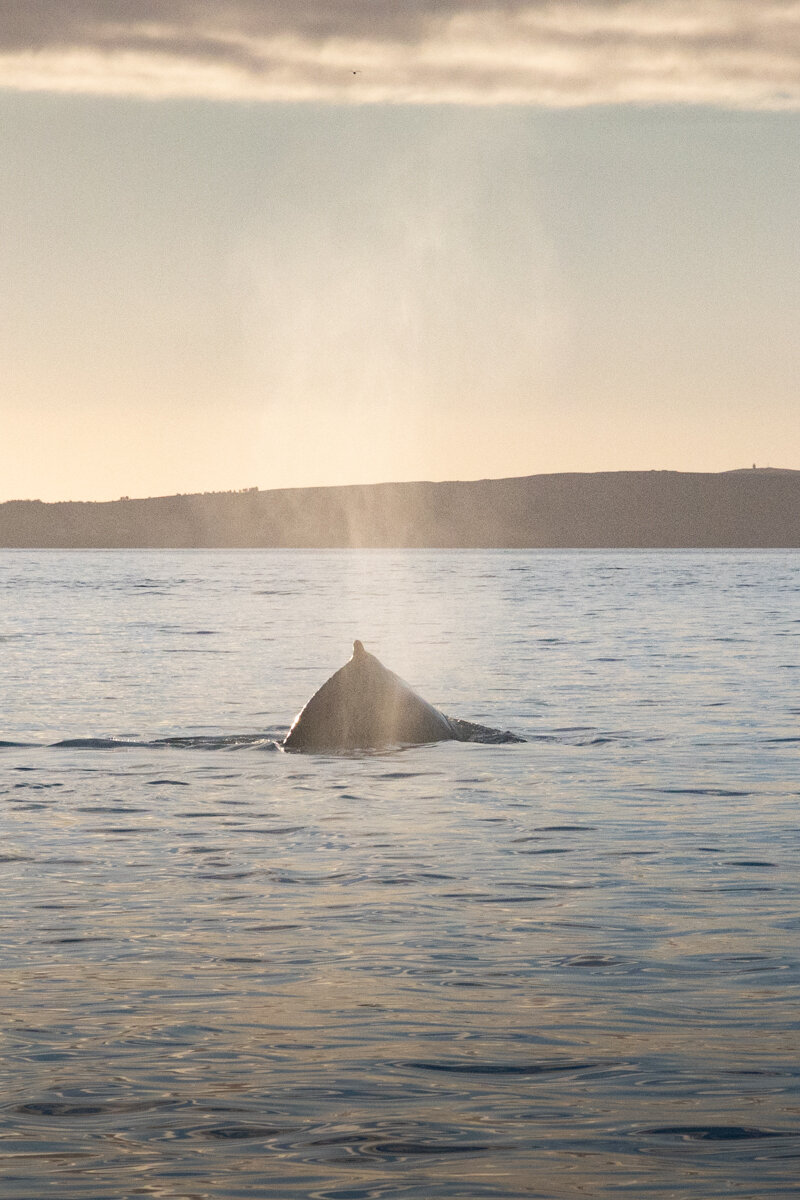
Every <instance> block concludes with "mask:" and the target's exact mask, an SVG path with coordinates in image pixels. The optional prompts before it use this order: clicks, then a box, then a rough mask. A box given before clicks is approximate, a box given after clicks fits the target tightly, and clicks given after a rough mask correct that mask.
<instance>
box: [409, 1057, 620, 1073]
mask: <svg viewBox="0 0 800 1200" xmlns="http://www.w3.org/2000/svg"><path fill="white" fill-rule="evenodd" d="M397 1065H398V1066H403V1067H411V1068H413V1069H414V1070H415V1071H443V1072H447V1073H449V1074H453V1075H509V1076H510V1075H550V1074H552V1073H553V1072H555V1071H590V1070H592V1069H593V1068H595V1067H598V1066H601V1065H602V1064H600V1063H597V1062H584V1061H572V1060H563V1061H559V1060H550V1061H547V1062H535V1063H498V1062H441V1061H435V1060H431V1061H426V1060H421V1061H417V1062H414V1061H412V1062H407V1063H398V1064H397Z"/></svg>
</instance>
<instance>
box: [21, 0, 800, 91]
mask: <svg viewBox="0 0 800 1200" xmlns="http://www.w3.org/2000/svg"><path fill="white" fill-rule="evenodd" d="M4 9H5V11H3V12H2V13H0V86H3V87H6V88H15V89H19V90H44V91H63V92H83V93H100V94H119V95H133V96H142V97H149V98H154V99H157V98H165V97H170V96H188V97H206V98H212V99H220V100H250V101H298V100H315V101H330V102H353V103H420V104H426V103H440V102H441V103H464V104H499V103H506V104H538V105H546V106H550V107H570V106H576V105H587V104H620V103H640V104H674V103H693V104H715V105H721V106H726V107H731V108H767V109H797V108H800V0H528V2H527V3H525V2H522V0H495V2H494V3H492V0H484V2H481V0H403V2H402V3H399V2H398V0H327V2H322V0H303V2H302V3H300V2H299V0H69V2H65V0H26V3H24V4H19V5H5V6H4Z"/></svg>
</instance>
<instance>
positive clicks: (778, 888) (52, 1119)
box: [0, 551, 800, 1200]
mask: <svg viewBox="0 0 800 1200" xmlns="http://www.w3.org/2000/svg"><path fill="white" fill-rule="evenodd" d="M356 637H357V638H361V639H362V641H364V643H365V644H366V647H367V649H368V650H371V651H372V652H373V653H375V654H376V655H377V656H378V657H379V658H380V659H381V660H382V661H383V662H384V663H385V664H386V665H387V666H389V667H390V668H392V669H393V670H395V671H396V672H397V673H398V674H400V675H402V676H403V677H404V678H405V679H406V680H407V681H408V682H409V683H411V684H412V686H414V687H415V688H416V689H417V690H418V691H419V692H420V693H421V694H422V695H423V696H424V697H425V698H426V699H428V700H430V701H431V702H432V703H434V704H436V705H437V706H439V707H440V708H442V709H443V710H444V711H445V712H447V713H450V714H451V715H453V716H457V717H462V718H466V719H468V720H472V721H477V722H481V723H484V724H488V725H494V726H502V727H504V728H509V729H512V730H515V731H516V732H518V733H520V734H523V735H524V736H525V737H526V738H527V739H528V741H527V743H526V744H524V745H501V746H487V745H473V744H468V745H462V744H454V743H444V744H440V745H434V746H425V747H421V748H413V749H406V750H402V751H395V752H391V753H382V754H372V755H360V756H356V757H338V758H337V757H322V756H320V757H315V756H298V755H290V754H284V753H283V752H281V751H280V750H278V749H277V747H276V743H275V739H278V738H280V737H281V736H282V735H283V733H285V731H286V729H287V727H288V725H289V723H290V721H291V719H292V717H293V716H294V714H295V712H296V711H297V710H298V709H299V708H300V707H301V705H302V704H303V703H304V702H305V700H306V699H308V697H309V696H310V695H311V693H312V692H313V691H314V690H315V689H316V688H317V687H318V686H319V685H320V684H321V683H322V682H323V681H324V680H325V679H326V678H327V676H328V675H329V674H330V673H331V672H332V671H333V670H335V669H336V668H337V667H339V666H341V665H342V664H343V663H344V661H345V660H346V659H347V658H348V657H349V655H350V650H351V645H352V641H353V639H354V638H356ZM0 664H1V665H0V687H1V690H0V695H1V696H2V716H3V721H2V729H1V730H0V738H2V739H3V742H2V744H1V745H0V814H1V816H2V841H0V1037H2V1066H0V1070H1V1071H2V1089H1V1090H0V1179H2V1182H1V1183H0V1194H2V1196H3V1197H5V1198H11V1200H31V1198H36V1200H39V1198H40V1197H45V1196H53V1197H58V1198H59V1200H72V1198H78V1197H80V1198H84V1197H85V1198H91V1200H99V1198H101V1197H102V1198H108V1200H112V1198H113V1200H117V1198H119V1197H134V1196H137V1197H138V1196H143V1197H159V1198H167V1197H170V1198H172V1197H180V1198H191V1200H206V1198H208V1200H211V1198H214V1200H218V1198H219V1200H221V1198H223V1197H225V1198H234V1197H236V1198H238V1197H267V1196H268V1197H280V1198H286V1200H292V1198H300V1197H302V1198H309V1200H310V1198H314V1200H368V1198H370V1200H371V1198H374V1200H379V1198H384V1197H386V1198H389V1197H392V1198H395V1197H396V1198H398V1200H400V1198H402V1200H411V1198H412V1197H413V1198H414V1200H428V1198H440V1197H441V1198H447V1200H456V1198H458V1200H483V1198H490V1197H491V1198H492V1200H495V1198H497V1200H499V1198H504V1200H505V1198H509V1197H520V1198H521V1197H526V1198H529V1197H541V1198H545V1200H550V1198H556V1197H559V1198H560V1197H568V1198H575V1200H577V1198H583V1200H586V1198H593V1200H596V1198H598V1197H612V1196H613V1197H617V1196H619V1195H621V1194H622V1195H629V1196H631V1197H635V1198H637V1200H638V1198H640V1197H665V1198H666V1197H671V1198H678V1197H698V1198H700V1197H702V1198H703V1200H708V1198H711V1197H723V1196H725V1197H731V1196H734V1197H752V1198H756V1197H758V1198H761V1197H783V1196H787V1197H788V1196H790V1195H791V1196H796V1195H797V1186H798V1185H797V1179H798V1176H799V1175H800V1062H799V1058H800V1054H799V1052H800V953H799V951H800V820H799V814H800V761H799V752H800V691H799V690H798V688H799V685H800V557H798V554H797V552H789V551H787V552H775V551H769V552H728V551H724V552H700V553H696V552H644V551H641V552H637V551H627V552H614V551H603V552H599V551H598V552H571V551H563V552H556V551H553V552H550V551H531V552H518V551H512V552H488V551H474V552H473V551H466V552H464V551H457V552H447V551H443V552H442V551H436V552H433V551H421V552H420V551H372V552H344V551H308V552H298V551H253V552H248V551H241V552H235V551H231V552H228V551H225V552H222V551H197V552H190V551H160V552H149V551H148V552H116V551H114V552H82V551H73V552H32V551H31V552H28V551H17V552H9V551H6V552H2V553H0Z"/></svg>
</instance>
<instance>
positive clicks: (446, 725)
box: [283, 641, 523, 753]
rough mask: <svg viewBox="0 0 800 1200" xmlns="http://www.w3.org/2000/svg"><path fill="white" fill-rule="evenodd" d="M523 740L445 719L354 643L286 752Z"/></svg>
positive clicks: (295, 727)
mask: <svg viewBox="0 0 800 1200" xmlns="http://www.w3.org/2000/svg"><path fill="white" fill-rule="evenodd" d="M522 740H523V739H522V738H518V737H516V735H514V734H511V733H503V732H501V731H499V730H496V729H487V728H486V727H485V726H482V725H473V724H472V723H471V722H469V721H460V720H457V719H456V718H452V717H446V716H445V715H444V713H441V712H439V710H438V709H436V708H434V707H433V705H432V704H428V702H427V700H423V699H422V697H421V696H418V695H417V694H416V692H414V691H413V690H412V689H411V688H410V687H409V686H408V684H407V683H404V682H403V680H402V679H400V677H399V676H398V675H395V674H394V672H393V671H389V670H388V669H387V668H386V667H384V665H383V663H381V662H379V660H378V659H377V658H376V657H375V656H374V654H370V653H369V652H368V651H367V650H365V649H364V646H363V644H362V643H361V642H360V641H355V642H354V643H353V657H352V658H351V659H350V661H349V662H347V663H345V665H344V666H343V667H341V668H340V670H338V671H336V672H335V674H333V675H331V677H330V679H328V680H327V682H326V683H324V684H323V685H322V687H321V688H320V689H319V691H318V692H315V693H314V695H313V696H312V697H311V699H310V700H309V701H308V703H307V704H306V706H305V708H304V709H303V710H302V711H301V712H300V713H299V714H298V715H297V717H295V720H294V722H293V724H292V727H291V729H290V730H289V733H288V734H287V735H286V738H285V740H284V742H283V746H284V749H286V750H305V751H308V752H311V753H314V752H317V753H318V752H331V751H333V752H337V751H338V752H342V751H352V750H377V749H381V748H382V747H387V746H393V745H420V744H423V743H425V742H441V741H459V742H466V741H482V742H506V741H508V742H511V741H514V742H519V741H522Z"/></svg>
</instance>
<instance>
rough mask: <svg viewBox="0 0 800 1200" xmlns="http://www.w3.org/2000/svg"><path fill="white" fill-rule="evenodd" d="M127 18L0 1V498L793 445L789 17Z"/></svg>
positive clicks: (747, 3) (794, 267) (528, 469)
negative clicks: (1, 11) (2, 6)
mask: <svg viewBox="0 0 800 1200" xmlns="http://www.w3.org/2000/svg"><path fill="white" fill-rule="evenodd" d="M130 10H131V6H130V5H129V4H127V3H124V2H123V0H112V2H110V3H109V2H104V3H103V4H100V3H98V2H95V0H73V2H72V3H70V4H69V5H65V4H63V3H58V4H56V3H55V2H52V3H47V2H45V3H42V4H37V5H35V6H22V9H21V10H20V11H19V12H14V13H13V14H12V13H10V12H9V13H7V14H6V15H5V16H4V17H2V18H0V153H2V161H3V164H4V169H3V171H2V172H0V227H1V228H2V229H3V233H4V236H3V239H2V243H1V244H0V297H2V303H3V313H4V321H3V323H2V327H0V343H1V344H2V361H3V364H4V367H5V370H4V380H3V387H2V393H1V395H0V414H1V415H2V428H3V435H2V437H1V438H0V500H4V499H11V498H34V497H38V498H40V499H47V500H51V499H111V498H116V497H117V496H119V495H131V496H134V495H157V494H167V493H173V492H192V491H204V490H221V489H227V488H239V487H246V486H259V487H264V488H266V487H282V486H303V485H312V484H336V483H354V482H373V481H378V480H390V479H394V480H400V479H423V478H427V479H452V478H477V477H483V476H502V475H521V474H531V473H536V472H550V471H583V470H585V471H592V470H614V469H637V468H641V469H644V468H665V467H666V468H673V469H678V470H710V471H715V470H724V469H727V468H730V467H736V466H749V465H750V464H751V463H752V462H757V463H758V464H759V465H762V466H766V465H772V466H794V467H798V466H800V422H798V420H797V403H798V401H797V381H798V379H799V378H800V370H798V368H800V349H798V347H799V346H800V339H798V338H797V322H798V313H799V312H800V283H798V281H799V280H800V241H799V240H798V238H797V235H796V223H797V212H798V211H800V156H798V153H797V146H798V144H800V138H799V137H798V134H800V128H799V126H800V122H799V121H798V113H797V108H798V104H800V4H798V3H795V2H789V0H784V2H780V0H778V2H775V3H772V2H771V0H758V3H756V2H755V0H736V2H735V3H734V0H696V2H694V3H691V4H689V3H685V2H683V0H652V2H650V3H646V4H645V3H643V2H642V3H633V2H630V0H623V2H622V3H612V2H611V0H596V2H593V0H592V2H589V3H582V4H577V3H575V2H574V0H558V2H556V3H551V4H546V5H545V4H541V3H528V4H525V3H512V2H510V0H509V2H507V3H506V2H502V3H499V4H496V5H494V6H492V8H491V10H490V9H487V8H485V7H483V6H481V5H479V4H474V3H470V2H469V0H446V2H445V3H439V2H437V3H436V4H433V3H432V0H415V2H414V3H410V4H408V5H405V6H398V5H396V4H395V3H392V4H390V3H389V2H388V0H386V2H384V0H373V2H372V3H370V4H362V3H358V2H357V0H336V2H334V3H326V4H324V5H323V4H316V5H315V4H307V5H297V4H294V3H293V4H291V5H290V4H289V3H288V0H286V2H284V3H258V4H256V3H255V0H238V2H234V0H226V2H222V3H214V4H211V3H206V2H205V0H198V2H197V3H196V4H194V5H192V6H191V7H190V8H189V9H187V7H186V6H185V5H183V4H179V3H178V0H167V2H166V3H164V2H162V0H159V3H156V2H155V0H152V2H149V0H142V3H140V4H138V5H137V6H136V10H135V11H136V19H135V20H133V19H132V18H131V16H130ZM187 12H190V13H191V16H187Z"/></svg>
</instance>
